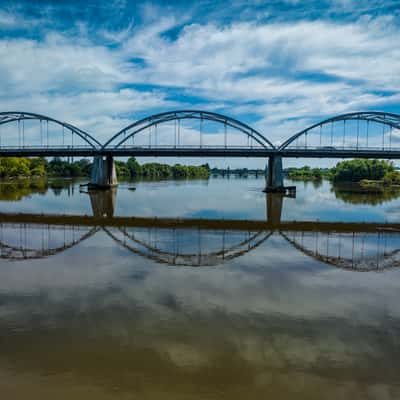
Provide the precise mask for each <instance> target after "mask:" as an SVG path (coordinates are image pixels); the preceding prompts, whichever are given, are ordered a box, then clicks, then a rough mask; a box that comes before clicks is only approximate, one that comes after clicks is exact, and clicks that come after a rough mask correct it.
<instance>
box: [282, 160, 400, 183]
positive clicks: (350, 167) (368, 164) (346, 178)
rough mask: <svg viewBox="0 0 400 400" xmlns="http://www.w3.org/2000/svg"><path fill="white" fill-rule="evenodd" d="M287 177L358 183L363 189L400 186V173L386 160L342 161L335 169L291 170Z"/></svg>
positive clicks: (307, 167)
mask: <svg viewBox="0 0 400 400" xmlns="http://www.w3.org/2000/svg"><path fill="white" fill-rule="evenodd" d="M286 171H287V175H288V177H289V178H290V179H294V180H321V179H323V178H327V179H329V180H330V181H332V182H333V183H334V184H341V183H357V184H359V185H360V186H361V187H363V188H371V189H372V188H379V187H385V186H400V172H399V171H396V170H395V168H394V165H393V163H392V162H389V161H384V160H369V159H355V160H346V161H341V162H339V163H337V164H336V166H335V167H333V168H330V169H329V168H310V167H309V166H304V167H302V168H289V169H288V170H286Z"/></svg>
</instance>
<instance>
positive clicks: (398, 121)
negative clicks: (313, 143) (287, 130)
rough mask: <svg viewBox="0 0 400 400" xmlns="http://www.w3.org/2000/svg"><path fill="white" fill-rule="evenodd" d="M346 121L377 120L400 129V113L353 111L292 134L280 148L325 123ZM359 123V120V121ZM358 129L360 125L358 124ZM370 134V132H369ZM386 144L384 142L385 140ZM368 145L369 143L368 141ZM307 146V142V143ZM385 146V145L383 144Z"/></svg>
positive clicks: (287, 145)
mask: <svg viewBox="0 0 400 400" xmlns="http://www.w3.org/2000/svg"><path fill="white" fill-rule="evenodd" d="M346 121H356V122H357V121H366V122H367V123H370V122H375V123H377V124H381V125H382V126H387V127H389V128H390V129H398V130H400V115H398V114H394V113H387V112H382V111H363V112H352V113H346V114H341V115H337V116H334V117H331V118H328V119H325V120H323V121H320V122H317V123H316V124H314V125H311V126H309V127H307V128H305V129H303V130H301V131H299V132H297V133H295V134H294V135H292V136H291V137H290V138H288V139H287V140H286V141H285V142H283V143H282V144H281V145H280V146H279V147H278V150H279V151H280V150H285V149H287V148H288V147H289V146H290V145H291V144H292V143H293V142H295V141H296V140H297V139H299V138H300V137H302V136H305V135H307V134H308V133H309V132H310V131H312V130H314V129H315V128H321V129H322V127H324V126H325V125H329V124H333V123H335V122H343V123H344V124H345V123H346ZM357 124H358V122H357ZM357 129H358V126H357ZM358 134H359V132H358V131H357V147H358ZM367 135H368V133H367ZM383 144H384V142H383ZM367 146H368V143H367ZM305 147H307V144H306V145H305ZM326 147H331V146H326ZM383 147H385V146H384V145H383Z"/></svg>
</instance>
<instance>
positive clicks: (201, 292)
mask: <svg viewBox="0 0 400 400" xmlns="http://www.w3.org/2000/svg"><path fill="white" fill-rule="evenodd" d="M79 183H80V182H75V183H72V182H68V181H63V182H53V183H50V184H49V185H45V184H39V183H37V184H35V185H34V187H33V188H32V187H30V185H28V184H23V183H13V184H4V183H3V184H0V213H3V214H11V213H25V214H60V215H61V214H67V215H93V214H95V215H96V216H101V215H108V216H111V215H112V214H113V215H114V216H116V217H123V216H127V217H129V216H137V217H145V218H147V217H148V218H153V217H157V218H160V219H161V218H162V217H170V218H184V219H187V218H201V219H211V220H217V221H222V220H231V219H234V220H258V221H270V222H271V221H273V222H274V224H275V225H274V226H275V228H274V227H271V226H270V225H268V224H267V225H266V227H265V229H247V230H246V229H229V227H228V228H226V227H224V228H223V229H222V228H221V229H217V228H214V229H204V228H196V227H192V228H180V227H179V226H175V227H168V228H166V227H160V226H158V225H157V223H156V222H154V223H152V224H151V225H150V226H118V225H115V226H106V225H102V224H100V225H98V224H97V225H94V226H88V225H87V224H86V225H84V224H75V225H70V224H69V225H68V224H67V225H65V224H62V223H58V224H56V225H48V224H41V223H32V221H30V220H29V221H28V219H29V218H28V217H27V221H26V222H21V220H18V221H16V222H10V221H9V220H8V221H7V222H4V220H3V223H1V224H0V243H1V247H0V250H1V259H0V388H1V393H2V398H4V399H25V398H31V399H32V398H33V399H39V398H40V399H55V398H57V399H71V398H75V399H260V398H272V399H352V400H354V399H399V398H400V380H399V370H400V339H399V329H400V305H399V304H400V302H399V289H400V270H399V268H397V267H398V266H400V250H399V249H400V232H399V231H398V230H396V229H394V228H393V226H392V227H390V229H386V228H385V224H386V223H393V224H395V223H400V197H397V194H396V193H384V194H368V195H366V194H357V193H355V188H346V189H343V190H336V191H335V190H334V189H333V188H331V186H330V184H329V183H328V182H322V184H315V183H303V182H296V183H295V184H296V185H297V187H298V190H297V196H296V198H282V197H279V196H278V197H276V196H275V197H274V196H272V197H271V196H270V197H268V196H266V195H265V194H264V193H262V191H261V189H262V188H263V186H264V181H263V179H255V178H249V179H238V178H233V177H231V178H230V179H226V178H225V179H222V178H212V179H210V180H208V181H164V182H136V183H122V184H121V185H120V186H119V187H118V189H117V191H115V192H113V193H109V194H108V195H105V194H92V195H89V194H87V193H81V192H80V190H79ZM290 184H293V182H290ZM132 186H134V187H135V188H136V190H134V191H133V190H130V188H132ZM279 221H286V222H287V221H289V222H290V221H291V222H293V221H306V222H307V221H308V222H313V223H314V224H313V225H312V229H310V228H309V226H310V225H307V224H304V226H305V228H304V229H303V228H296V226H298V225H296V226H295V225H290V226H288V225H286V228H284V229H283V228H282V229H280V228H279V227H278V228H277V226H279ZM321 222H348V223H349V224H345V225H340V227H339V228H337V227H336V228H335V225H334V224H332V225H329V224H325V225H324V224H321ZM353 222H359V223H366V224H364V225H365V228H364V225H361V224H353V225H351V224H350V223H353ZM372 223H373V224H374V225H373V224H372ZM330 226H332V229H331V228H329V227H330ZM307 227H308V228H307ZM374 227H375V228H374Z"/></svg>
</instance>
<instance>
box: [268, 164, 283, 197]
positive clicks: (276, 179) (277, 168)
mask: <svg viewBox="0 0 400 400" xmlns="http://www.w3.org/2000/svg"><path fill="white" fill-rule="evenodd" d="M266 172H267V174H266V178H267V185H266V187H265V191H266V192H283V191H285V188H284V186H283V168H282V157H281V156H271V157H269V159H268V167H267V171H266Z"/></svg>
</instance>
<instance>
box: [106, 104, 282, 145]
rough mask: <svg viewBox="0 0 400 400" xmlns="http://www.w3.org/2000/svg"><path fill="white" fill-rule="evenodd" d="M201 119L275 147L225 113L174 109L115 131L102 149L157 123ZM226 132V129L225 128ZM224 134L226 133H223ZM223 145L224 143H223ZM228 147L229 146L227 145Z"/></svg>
mask: <svg viewBox="0 0 400 400" xmlns="http://www.w3.org/2000/svg"><path fill="white" fill-rule="evenodd" d="M187 119H194V120H201V121H203V120H204V121H213V122H217V123H221V124H223V125H224V126H225V127H228V126H229V127H231V128H233V129H235V130H237V131H239V132H241V133H243V134H245V135H247V136H248V137H249V138H252V139H253V140H254V141H256V142H257V143H258V144H259V145H260V146H262V147H263V148H267V149H275V146H274V145H273V144H272V143H271V142H270V141H269V140H268V139H267V138H266V137H265V136H264V135H262V134H261V133H260V132H258V131H257V130H255V129H254V128H252V127H251V126H249V125H247V124H245V123H243V122H241V121H239V120H237V119H234V118H231V117H228V116H226V115H222V114H218V113H215V112H210V111H201V110H175V111H168V112H163V113H160V114H155V115H150V116H148V117H145V118H143V119H141V120H139V121H136V122H134V123H132V124H130V125H128V126H126V127H125V128H123V129H121V130H120V131H119V132H117V133H116V134H115V135H114V136H113V137H111V138H110V139H109V140H108V141H107V142H106V143H105V144H104V145H103V148H102V150H110V149H116V148H118V147H120V146H121V145H123V144H124V143H125V142H126V141H127V140H128V139H130V138H132V137H134V136H135V135H137V134H138V133H140V132H143V131H144V130H146V129H148V128H151V127H154V126H155V127H157V126H158V125H159V124H163V123H168V122H172V121H178V122H180V121H181V120H187ZM225 132H226V129H225ZM225 134H226V133H225ZM225 147H227V146H226V143H225ZM228 147H229V146H228Z"/></svg>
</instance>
